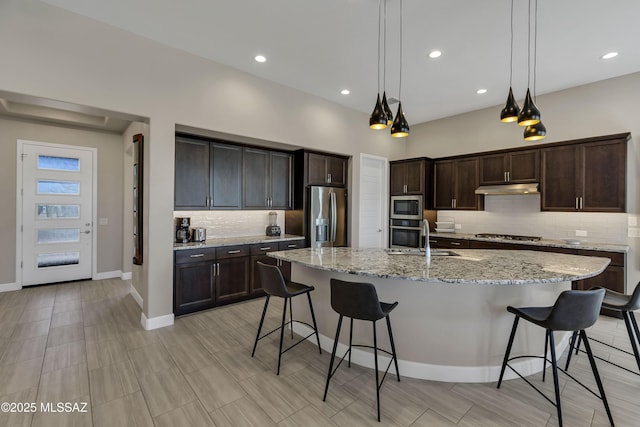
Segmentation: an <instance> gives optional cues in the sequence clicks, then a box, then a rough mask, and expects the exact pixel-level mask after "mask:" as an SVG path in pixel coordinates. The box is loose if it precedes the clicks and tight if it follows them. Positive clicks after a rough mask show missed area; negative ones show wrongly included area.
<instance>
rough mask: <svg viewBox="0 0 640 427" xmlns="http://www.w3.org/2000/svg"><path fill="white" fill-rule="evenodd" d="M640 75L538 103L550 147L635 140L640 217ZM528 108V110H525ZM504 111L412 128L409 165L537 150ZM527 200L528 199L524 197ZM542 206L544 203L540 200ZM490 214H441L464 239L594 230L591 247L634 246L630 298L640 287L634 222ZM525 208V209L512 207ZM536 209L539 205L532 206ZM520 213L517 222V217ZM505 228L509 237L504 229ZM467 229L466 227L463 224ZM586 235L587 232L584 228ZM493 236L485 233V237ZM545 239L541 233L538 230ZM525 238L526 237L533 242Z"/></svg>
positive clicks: (635, 198) (632, 181)
mask: <svg viewBox="0 0 640 427" xmlns="http://www.w3.org/2000/svg"><path fill="white" fill-rule="evenodd" d="M638 94H640V73H635V74H629V75H627V76H622V77H619V78H615V79H609V80H604V81H601V82H597V83H593V84H589V85H585V86H580V87H576V88H572V89H567V90H564V91H560V92H555V93H551V94H548V95H543V96H538V100H537V106H538V107H539V108H540V110H541V112H542V120H543V122H544V125H545V126H546V128H547V132H548V133H547V138H545V139H543V140H542V141H540V142H539V144H546V143H552V142H558V141H565V140H571V139H579V138H586V137H591V136H599V135H609V134H616V133H623V132H631V136H632V138H631V140H630V141H629V143H628V154H627V166H628V168H627V212H628V214H629V215H632V216H637V215H638V214H639V213H640V186H639V185H638V183H639V182H640V147H638V142H637V141H638V139H639V138H640V120H639V119H638V118H639V117H640V106H639V105H638ZM520 105H522V102H520ZM501 108H502V106H496V107H493V108H488V109H483V110H479V111H474V112H471V113H466V114H461V115H459V116H455V117H448V118H446V119H442V120H437V121H433V122H429V123H424V124H421V125H418V126H413V128H412V129H411V130H412V132H411V135H410V136H409V143H408V144H407V151H406V155H407V157H417V156H428V157H433V158H437V157H443V156H450V155H457V154H467V153H476V152H481V151H490V150H498V149H503V148H511V147H521V146H527V145H535V144H531V143H529V142H526V141H524V140H523V139H522V132H523V128H521V127H518V126H517V125H516V124H514V123H502V122H500V120H499V115H500V110H501ZM522 197H527V196H522ZM537 199H538V200H539V197H538V198H537ZM486 201H489V204H487V209H485V212H449V211H447V212H441V213H440V215H448V216H454V217H456V221H458V220H459V221H463V222H465V223H466V224H467V226H466V228H463V230H461V231H463V232H464V231H465V230H466V231H469V232H472V233H473V232H476V231H475V230H479V231H480V232H485V231H486V232H492V231H501V232H507V231H504V229H506V228H509V230H510V231H509V232H512V231H513V232H517V230H518V229H523V228H524V229H526V230H528V231H531V232H532V234H533V235H542V236H543V237H557V238H561V237H569V234H570V233H571V231H572V230H573V234H575V229H587V230H588V231H589V236H588V239H589V240H592V241H599V242H610V243H621V244H628V245H629V246H630V248H631V250H630V252H629V254H628V256H627V263H628V268H627V288H628V289H627V290H628V291H631V290H633V288H634V287H635V285H636V284H637V283H638V281H640V239H638V238H627V227H626V223H627V216H628V215H627V214H606V215H605V214H599V213H557V212H553V213H551V212H539V207H538V206H537V205H536V204H535V202H533V199H526V198H525V199H522V198H520V199H518V198H516V199H493V197H492V198H485V203H486ZM517 201H518V202H522V201H524V203H522V204H521V203H518V206H515V205H513V203H517ZM532 203H533V204H532ZM512 209H514V210H515V211H514V212H515V214H512V212H511V210H512ZM500 222H502V223H503V224H504V229H503V228H500V229H497V227H498V226H497V225H496V224H499V223H500ZM463 227H465V226H464V224H463ZM578 227H580V228H578ZM485 228H486V230H485ZM536 229H537V230H540V232H535V230H536ZM528 231H527V232H526V233H521V234H528Z"/></svg>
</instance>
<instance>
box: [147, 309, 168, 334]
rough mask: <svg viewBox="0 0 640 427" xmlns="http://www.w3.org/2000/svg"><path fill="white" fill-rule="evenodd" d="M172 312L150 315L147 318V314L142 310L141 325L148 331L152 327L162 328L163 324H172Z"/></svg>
mask: <svg viewBox="0 0 640 427" xmlns="http://www.w3.org/2000/svg"><path fill="white" fill-rule="evenodd" d="M173 319H174V316H173V314H167V315H164V316H158V317H152V318H150V319H147V316H145V315H144V312H143V313H142V314H141V315H140V324H142V327H143V328H144V329H145V330H147V331H150V330H152V329H158V328H164V327H165V326H171V325H173Z"/></svg>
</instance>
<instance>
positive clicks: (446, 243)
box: [429, 237, 469, 249]
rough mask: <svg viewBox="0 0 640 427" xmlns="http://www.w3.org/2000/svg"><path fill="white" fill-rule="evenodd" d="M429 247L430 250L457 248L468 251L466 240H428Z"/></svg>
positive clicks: (433, 238)
mask: <svg viewBox="0 0 640 427" xmlns="http://www.w3.org/2000/svg"><path fill="white" fill-rule="evenodd" d="M429 245H430V246H431V247H432V248H436V249H438V248H458V249H469V241H468V240H466V239H447V238H440V237H431V238H429Z"/></svg>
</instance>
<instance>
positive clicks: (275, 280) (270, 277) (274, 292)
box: [251, 261, 322, 375]
mask: <svg viewBox="0 0 640 427" xmlns="http://www.w3.org/2000/svg"><path fill="white" fill-rule="evenodd" d="M257 266H258V274H259V275H260V280H261V281H262V288H263V289H264V291H265V292H266V294H267V297H266V300H265V302H264V309H263V310H262V317H261V318H260V325H259V326H258V333H257V334H256V340H255V342H254V344H253V351H252V352H251V357H253V356H254V354H255V353H256V347H257V346H258V341H260V340H261V339H262V338H265V337H267V336H269V335H271V334H272V333H274V332H275V331H278V330H279V331H280V345H279V350H278V371H277V374H276V375H280V361H281V359H282V355H283V354H284V353H286V352H287V351H289V350H291V349H292V348H293V347H295V346H297V345H298V344H300V343H301V342H302V341H304V340H306V339H307V338H309V337H311V336H313V335H315V336H316V339H317V341H318V350H319V351H320V354H322V349H321V348H320V336H319V335H318V325H317V324H316V316H315V314H314V312H313V304H312V303H311V295H310V293H311V291H313V290H314V289H315V288H314V287H313V286H307V285H303V284H301V283H296V282H291V281H285V280H284V277H282V272H281V271H280V269H279V268H278V267H276V266H275V265H268V264H264V263H262V262H260V261H258V262H257ZM302 294H307V299H308V300H309V311H311V320H312V321H313V326H311V325H310V324H308V323H306V322H302V321H300V320H294V319H293V311H291V299H292V298H293V297H295V296H298V295H302ZM271 297H278V298H284V307H283V309H282V322H281V324H280V326H279V327H277V328H275V329H274V330H272V331H270V332H267V333H266V334H264V335H262V336H260V332H261V331H262V324H263V323H264V318H265V315H266V314H267V307H268V306H269V299H270V298H271ZM287 302H288V303H289V309H290V311H291V313H290V320H289V321H288V322H286V323H285V319H286V317H287ZM293 322H298V323H302V324H303V325H306V326H308V327H310V328H313V332H312V333H310V334H309V335H307V336H306V337H304V338H302V339H300V340H298V341H297V342H296V343H294V344H292V345H290V346H289V347H287V348H286V349H284V350H282V340H283V338H284V327H285V325H291V327H293ZM291 338H293V329H292V330H291Z"/></svg>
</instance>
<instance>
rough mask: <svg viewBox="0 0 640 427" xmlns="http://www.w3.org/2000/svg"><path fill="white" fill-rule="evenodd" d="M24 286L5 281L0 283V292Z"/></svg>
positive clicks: (17, 289) (16, 289) (15, 289)
mask: <svg viewBox="0 0 640 427" xmlns="http://www.w3.org/2000/svg"><path fill="white" fill-rule="evenodd" d="M20 289H22V286H20V285H18V284H17V283H3V284H1V285H0V292H9V291H19V290H20Z"/></svg>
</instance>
